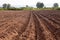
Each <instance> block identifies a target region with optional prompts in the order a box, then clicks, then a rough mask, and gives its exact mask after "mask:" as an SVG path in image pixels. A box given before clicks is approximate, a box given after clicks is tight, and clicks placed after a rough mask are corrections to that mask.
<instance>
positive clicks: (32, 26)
mask: <svg viewBox="0 0 60 40" xmlns="http://www.w3.org/2000/svg"><path fill="white" fill-rule="evenodd" d="M0 40H60V11H58V10H41V11H0Z"/></svg>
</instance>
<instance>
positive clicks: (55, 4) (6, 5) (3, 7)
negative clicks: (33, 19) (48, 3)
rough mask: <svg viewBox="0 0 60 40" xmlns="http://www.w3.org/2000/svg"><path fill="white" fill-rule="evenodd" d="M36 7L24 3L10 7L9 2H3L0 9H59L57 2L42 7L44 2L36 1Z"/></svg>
mask: <svg viewBox="0 0 60 40" xmlns="http://www.w3.org/2000/svg"><path fill="white" fill-rule="evenodd" d="M36 7H37V8H34V7H30V6H28V5H26V7H20V8H16V7H12V6H11V4H6V3H4V4H3V5H2V7H0V10H60V7H59V5H58V3H54V4H53V7H51V8H48V7H44V3H41V2H37V3H36Z"/></svg>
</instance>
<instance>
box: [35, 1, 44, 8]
mask: <svg viewBox="0 0 60 40" xmlns="http://www.w3.org/2000/svg"><path fill="white" fill-rule="evenodd" d="M36 6H37V8H43V7H44V4H43V3H41V2H37V4H36Z"/></svg>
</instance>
